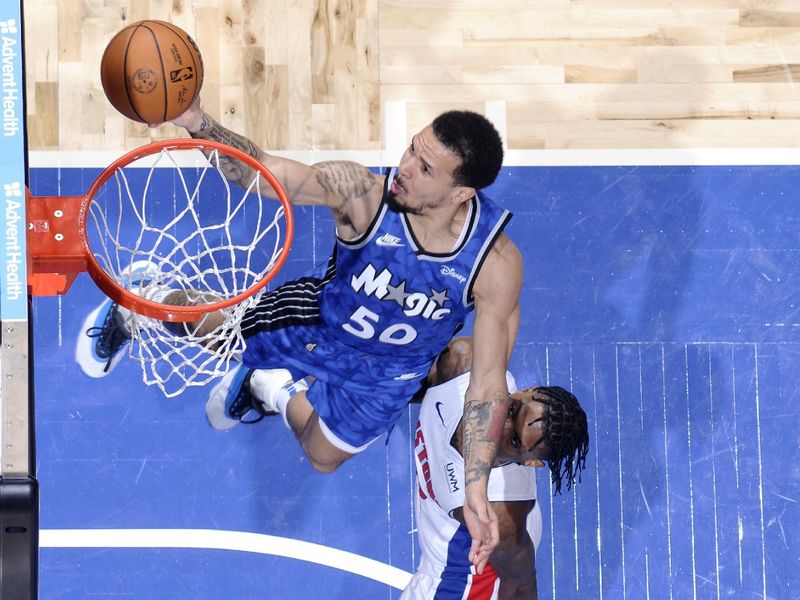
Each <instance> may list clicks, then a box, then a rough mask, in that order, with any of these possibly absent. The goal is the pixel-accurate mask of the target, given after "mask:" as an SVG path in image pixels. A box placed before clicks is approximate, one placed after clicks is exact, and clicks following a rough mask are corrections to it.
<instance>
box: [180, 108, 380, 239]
mask: <svg viewBox="0 0 800 600" xmlns="http://www.w3.org/2000/svg"><path fill="white" fill-rule="evenodd" d="M172 123H173V124H174V125H177V126H178V127H183V128H185V129H186V130H187V131H188V132H189V135H191V136H192V137H194V138H199V139H205V140H213V141H216V142H221V143H223V144H227V145H228V146H232V147H233V148H236V149H238V150H241V151H242V152H244V153H245V154H248V155H250V156H252V157H253V158H255V159H257V160H258V161H259V162H261V163H262V164H264V165H265V166H266V167H267V168H268V169H269V170H270V171H271V172H272V174H273V175H275V177H276V178H277V179H278V181H279V182H280V184H281V186H283V189H284V191H285V192H286V195H287V196H288V197H289V199H290V200H291V201H292V202H293V203H295V204H310V205H322V206H328V207H329V208H330V209H331V210H332V211H333V213H334V217H335V218H336V221H337V225H342V224H344V225H354V228H355V229H356V230H358V229H359V224H360V223H361V221H363V220H370V219H371V217H372V215H373V214H374V209H375V208H376V207H377V204H378V202H379V201H380V198H381V194H382V188H381V182H382V180H383V178H382V177H381V176H378V175H375V174H373V173H371V172H370V171H369V169H367V168H366V167H364V166H363V165H360V164H358V163H354V162H349V161H329V162H323V163H319V164H316V165H306V164H304V163H301V162H298V161H295V160H291V159H288V158H283V157H278V156H274V155H271V154H267V153H266V152H264V151H263V150H262V149H261V148H259V147H258V146H257V145H256V144H255V143H254V142H253V141H251V140H250V139H248V138H247V137H245V136H243V135H240V134H238V133H235V132H233V131H231V130H230V129H227V128H225V127H223V126H222V125H220V124H219V123H217V122H216V121H215V120H214V119H212V118H211V117H210V116H209V115H208V114H207V113H206V112H205V111H204V110H203V109H202V108H200V98H199V97H198V98H197V99H196V100H195V101H194V102H193V103H192V106H191V107H190V108H189V109H188V110H187V111H186V112H185V113H183V114H182V115H180V116H179V117H178V118H176V119H174V120H173V121H172ZM220 159H221V160H220V166H221V168H222V170H223V173H224V174H225V176H226V177H227V178H228V180H229V181H231V182H232V183H235V184H237V185H240V186H243V187H247V186H248V185H249V184H250V182H251V181H252V180H253V178H254V177H255V171H254V169H252V168H251V167H249V166H247V165H245V164H243V163H241V162H240V161H237V160H235V159H231V158H228V157H220ZM265 189H267V190H268V189H269V186H266V188H265ZM360 199H361V200H365V201H366V202H355V201H357V200H360ZM356 232H358V231H356ZM340 233H342V234H345V235H347V234H348V233H353V232H348V231H343V232H340Z"/></svg>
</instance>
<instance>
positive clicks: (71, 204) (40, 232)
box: [28, 138, 294, 396]
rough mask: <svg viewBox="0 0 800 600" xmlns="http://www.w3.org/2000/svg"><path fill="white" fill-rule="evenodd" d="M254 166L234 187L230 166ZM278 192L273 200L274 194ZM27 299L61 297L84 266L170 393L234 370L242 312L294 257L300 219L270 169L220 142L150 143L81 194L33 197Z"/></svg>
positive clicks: (147, 371)
mask: <svg viewBox="0 0 800 600" xmlns="http://www.w3.org/2000/svg"><path fill="white" fill-rule="evenodd" d="M230 161H237V162H239V163H242V164H244V165H245V166H247V167H248V168H250V170H251V173H252V177H251V178H250V181H249V183H248V185H246V186H241V187H240V186H238V185H232V184H231V183H229V182H228V181H227V179H226V178H225V175H224V172H223V167H224V166H225V164H226V163H229V162H230ZM276 200H277V201H276ZM28 215H29V219H28V244H29V248H30V252H29V254H30V260H29V265H28V275H29V287H30V292H31V294H32V295H53V294H63V293H66V292H67V290H68V289H69V286H70V284H71V283H72V281H73V280H74V278H75V276H76V275H77V273H79V272H82V271H87V272H88V273H89V275H90V276H91V277H92V279H93V280H94V282H95V283H96V284H97V286H98V287H99V288H100V289H101V290H102V291H103V293H105V294H106V295H107V296H109V297H110V298H111V299H112V300H113V301H114V302H115V303H117V304H118V305H119V306H121V307H123V309H122V310H120V311H119V312H120V314H122V315H124V319H125V327H126V329H127V331H128V333H129V335H130V338H131V343H130V345H129V350H128V353H129V355H130V356H131V357H132V358H133V359H135V360H137V361H138V362H139V363H140V364H141V365H142V372H143V378H144V380H145V382H146V383H148V384H155V385H158V386H159V387H160V388H161V389H162V391H163V392H164V393H165V394H166V395H167V396H175V395H177V394H179V393H181V392H182V391H183V390H185V389H186V387H187V386H191V385H204V384H205V383H207V382H208V381H210V380H211V379H213V378H215V377H218V376H219V375H221V374H223V373H225V372H226V371H227V370H228V366H229V362H230V360H231V359H232V358H234V357H236V356H237V355H239V354H240V353H241V352H243V351H244V348H245V343H244V339H243V337H242V334H241V320H242V317H243V316H244V314H245V312H246V311H247V310H248V309H249V308H250V307H252V306H254V305H255V304H256V303H257V302H258V300H259V298H260V297H261V295H262V293H263V292H264V290H265V289H266V286H267V284H268V283H269V281H270V280H271V279H272V278H273V277H274V276H275V275H276V274H277V272H278V270H279V269H280V268H281V266H282V265H283V263H284V262H285V260H286V257H287V256H288V253H289V250H290V247H291V243H292V236H293V232H294V221H293V216H292V209H291V204H290V203H289V200H288V198H287V196H286V194H285V192H284V190H283V188H282V187H281V185H280V183H279V182H278V181H277V179H276V178H275V177H274V176H273V174H272V173H271V172H270V171H269V170H268V169H267V168H266V167H265V166H264V165H262V164H261V163H260V162H258V161H257V160H256V159H254V158H252V157H251V156H249V155H247V154H245V153H244V152H241V151H240V150H238V149H236V148H232V147H230V146H227V145H225V144H221V143H218V142H213V141H207V140H195V139H188V138H187V139H176V140H165V141H161V142H155V143H152V144H148V145H146V146H143V147H141V148H138V149H136V150H134V151H132V152H129V153H127V154H125V155H124V156H122V157H120V158H119V159H118V160H116V161H115V162H114V163H112V164H111V165H110V166H109V167H108V168H106V169H105V170H104V171H103V172H102V173H101V174H100V175H99V176H98V177H97V179H96V180H95V181H94V183H93V184H92V185H91V187H90V189H89V191H88V192H87V193H86V195H85V196H83V197H31V196H29V198H28Z"/></svg>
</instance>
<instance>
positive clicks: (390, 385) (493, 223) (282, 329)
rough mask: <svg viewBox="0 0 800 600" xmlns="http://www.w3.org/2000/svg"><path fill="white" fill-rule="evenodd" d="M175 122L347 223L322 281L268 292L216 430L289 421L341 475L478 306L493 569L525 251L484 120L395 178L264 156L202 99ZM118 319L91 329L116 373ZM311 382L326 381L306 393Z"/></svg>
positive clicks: (231, 170)
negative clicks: (496, 485)
mask: <svg viewBox="0 0 800 600" xmlns="http://www.w3.org/2000/svg"><path fill="white" fill-rule="evenodd" d="M173 123H174V124H175V125H178V126H181V127H185V128H186V129H187V130H188V132H189V134H190V135H192V136H193V137H197V138H203V139H211V140H216V141H219V142H224V143H226V144H228V145H231V146H233V147H235V148H238V149H240V150H242V151H244V152H246V153H248V154H249V155H251V156H253V157H254V158H256V159H258V160H259V161H261V162H262V163H263V164H264V165H265V166H266V167H267V168H269V169H270V171H272V173H273V174H274V175H275V176H276V177H277V179H278V180H279V181H280V183H281V185H282V186H283V188H284V190H285V191H286V193H287V195H288V196H289V198H290V199H291V200H292V202H294V203H296V204H304V205H317V206H326V207H328V208H329V209H330V210H331V213H332V215H333V218H334V221H335V226H336V244H335V246H334V249H333V252H332V255H331V258H330V260H329V262H328V264H327V265H325V267H324V268H323V269H322V270H320V271H319V272H318V273H315V274H312V275H310V276H309V277H306V278H303V279H300V280H298V281H295V282H290V283H287V284H284V285H283V286H281V287H279V288H278V289H276V290H275V291H273V292H271V293H269V294H266V295H264V296H263V297H262V299H261V301H260V303H259V304H258V305H257V306H256V307H255V308H254V309H253V310H252V311H251V312H250V313H249V314H248V315H246V316H245V318H244V320H243V322H242V332H243V334H244V335H245V337H246V341H247V349H246V351H245V353H244V355H243V357H242V362H243V367H242V368H240V369H237V370H235V371H233V372H231V373H229V374H228V375H226V377H224V378H223V380H222V381H221V383H220V384H219V386H218V388H217V389H216V390H214V391H213V392H212V394H211V399H210V401H209V402H210V404H209V406H208V407H207V414H208V415H209V420H210V421H211V422H212V424H216V426H218V427H228V426H230V424H231V423H232V422H233V423H235V422H237V421H238V420H252V419H253V417H254V416H255V417H256V418H257V417H258V415H259V413H260V414H264V413H270V412H275V411H279V412H281V413H282V414H283V415H284V418H285V419H286V421H287V423H288V424H289V425H290V426H291V428H292V429H293V431H294V432H295V434H296V435H297V437H298V439H299V441H300V443H301V444H302V447H303V450H304V451H305V453H306V455H307V456H308V458H309V460H310V462H311V464H312V465H313V466H314V467H315V468H316V469H318V470H319V471H322V472H331V471H333V470H335V469H336V468H337V467H338V466H339V465H340V464H341V463H342V462H343V461H345V460H347V459H349V458H350V457H351V456H353V455H355V454H356V453H358V452H359V451H361V450H362V449H363V448H365V447H366V446H367V445H368V444H369V443H371V442H372V441H373V440H375V439H376V438H377V437H378V436H380V435H382V434H383V433H385V432H386V431H387V430H388V429H389V428H390V427H391V426H392V424H393V423H394V421H395V419H396V418H397V417H398V415H399V414H400V413H401V412H402V411H403V409H404V407H405V405H406V404H407V402H408V400H409V399H410V398H411V397H412V395H413V394H414V393H415V392H416V391H417V390H418V389H419V386H420V382H421V381H422V379H423V378H424V377H425V376H426V375H427V373H428V371H429V368H430V366H431V364H432V363H433V361H434V359H435V357H436V356H437V355H438V354H439V353H440V352H441V351H442V350H443V349H444V348H445V346H446V345H447V343H448V342H449V340H450V339H451V338H452V337H453V335H455V333H456V332H457V331H458V330H459V329H460V327H461V326H462V324H463V322H464V319H465V318H466V317H467V315H468V314H469V312H470V311H472V310H474V311H475V321H474V327H473V336H474V345H475V351H474V360H473V366H472V377H471V380H470V385H469V389H468V390H467V401H466V405H465V412H464V454H465V459H466V465H467V466H466V472H467V495H466V502H465V505H464V513H465V518H466V521H467V524H468V525H469V528H470V532H471V533H472V536H473V559H474V560H475V562H476V564H479V565H483V564H484V563H485V560H486V559H487V558H488V555H489V553H490V552H491V551H492V549H493V548H494V547H495V545H496V544H497V540H498V527H497V519H496V516H495V515H494V514H493V512H492V511H491V507H490V506H489V502H488V499H487V491H486V490H487V483H488V477H489V471H490V469H491V465H492V464H493V462H494V458H495V454H496V450H497V443H498V441H499V439H500V437H499V436H500V433H501V431H502V424H503V422H504V421H505V415H506V413H507V411H508V405H509V397H508V389H507V386H506V378H505V372H506V366H507V364H508V360H509V358H510V355H511V349H512V347H513V345H514V341H515V338H516V335H517V329H518V324H519V292H520V288H521V283H522V259H521V256H520V253H519V251H518V250H517V248H516V247H515V246H514V244H513V243H512V242H511V241H510V240H509V239H508V238H507V237H506V236H505V235H504V234H503V227H504V226H505V224H506V223H507V221H508V219H509V217H510V215H509V213H508V212H507V211H505V210H504V209H502V208H501V207H499V206H498V205H497V204H495V203H494V202H493V201H492V200H490V199H489V198H487V197H486V196H485V195H484V194H483V193H481V191H480V190H481V189H482V188H484V187H486V186H488V185H490V184H491V183H492V182H493V181H494V180H495V178H496V177H497V174H498V173H499V170H500V167H501V166H502V159H503V148H502V141H501V139H500V136H499V134H498V133H497V131H496V130H495V128H494V127H493V126H492V124H491V123H490V122H489V121H488V120H487V119H485V118H484V117H483V116H481V115H478V114H476V113H473V112H467V111H451V112H446V113H444V114H442V115H440V116H439V117H437V118H436V119H434V121H433V122H432V123H431V124H429V125H428V126H426V127H425V128H423V129H422V131H420V132H419V133H417V134H416V135H415V136H414V137H413V138H412V140H411V143H410V145H409V147H408V149H407V150H406V151H405V153H404V154H403V157H402V159H401V161H400V164H399V165H398V167H397V168H396V169H394V170H392V171H391V172H390V173H388V174H384V175H377V174H374V173H371V172H370V171H369V170H368V169H367V168H366V167H364V166H362V165H359V164H356V163H353V162H345V161H333V162H323V163H318V164H315V165H311V166H309V165H305V164H302V163H299V162H296V161H293V160H288V159H285V158H281V157H277V156H273V155H270V154H267V153H265V152H264V151H262V150H261V149H259V148H258V147H256V145H255V144H254V143H253V142H251V141H250V140H248V139H247V138H245V137H243V136H240V135H238V134H236V133H234V132H231V131H230V130H227V129H225V128H224V127H222V126H221V125H219V124H218V123H217V122H215V121H214V120H213V119H212V118H211V117H209V116H208V115H207V114H206V113H205V112H204V111H203V110H202V109H201V108H200V104H199V99H198V100H197V101H195V103H194V104H193V105H192V107H191V108H190V109H189V110H188V111H187V112H186V113H184V114H183V115H181V116H180V117H179V118H178V119H176V120H175V121H173ZM224 160H225V161H226V162H225V163H224V164H223V165H222V167H223V172H224V173H225V174H226V176H227V177H228V178H229V179H230V180H231V181H232V182H234V183H241V182H245V181H247V180H248V178H249V179H252V176H253V172H252V169H250V167H247V166H246V165H243V164H242V163H239V162H238V161H234V160H233V159H229V158H226V159H224ZM220 162H222V160H221V161H220ZM114 310H115V307H114V306H113V305H109V307H108V308H104V309H102V310H101V311H100V313H102V314H100V313H98V314H96V315H94V316H93V319H94V320H93V321H92V323H90V324H88V325H90V326H91V325H95V324H96V325H97V327H87V330H89V329H91V331H92V333H93V335H95V336H96V339H97V342H96V348H97V352H96V354H97V356H98V357H100V358H102V357H103V356H107V357H108V361H109V365H112V364H113V361H114V360H115V358H116V355H117V354H118V353H119V349H120V347H121V345H124V336H122V337H120V336H119V335H118V334H117V333H114V332H113V331H111V330H113V329H119V327H117V326H116V325H115V324H116V323H117V321H118V319H115V318H109V317H113V314H112V313H113V311H114ZM109 340H110V341H109ZM253 369H258V370H261V372H260V374H259V376H258V377H256V376H254V375H252V373H253V371H252V370H253ZM265 370H266V371H265ZM95 374H99V373H95ZM306 374H312V375H313V376H314V377H315V380H314V383H313V385H312V386H311V387H310V388H309V389H305V388H306V385H305V384H304V383H303V382H302V380H301V379H300V378H301V377H303V376H304V375H306ZM251 386H260V387H261V388H262V389H263V390H267V389H268V390H272V391H271V392H270V393H268V394H261V396H267V397H268V398H269V400H270V401H269V403H268V405H267V406H264V405H262V404H261V403H259V402H254V401H253V395H252V394H251V393H250V387H251Z"/></svg>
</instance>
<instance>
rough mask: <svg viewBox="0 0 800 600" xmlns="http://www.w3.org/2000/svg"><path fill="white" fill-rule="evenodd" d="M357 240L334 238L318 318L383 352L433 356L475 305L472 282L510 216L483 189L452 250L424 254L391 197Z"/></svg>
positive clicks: (357, 344)
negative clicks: (395, 208)
mask: <svg viewBox="0 0 800 600" xmlns="http://www.w3.org/2000/svg"><path fill="white" fill-rule="evenodd" d="M394 172H395V170H394V169H392V170H390V171H389V173H388V174H387V177H386V181H385V184H384V193H383V201H382V202H381V205H380V208H379V209H378V213H377V215H375V218H374V219H373V222H372V223H371V225H370V226H369V228H368V229H367V231H365V232H364V233H363V234H362V235H361V236H359V237H358V238H357V239H353V240H342V239H338V238H337V243H336V248H335V251H334V254H333V256H332V257H331V263H330V264H329V273H330V268H331V267H333V268H334V269H335V277H332V278H330V279H329V280H328V281H327V283H326V284H325V287H324V289H323V290H322V294H321V298H320V309H321V310H320V316H321V318H322V320H323V322H324V323H325V324H326V325H327V326H328V327H329V328H330V331H331V333H332V334H333V336H334V337H336V338H337V339H339V340H340V341H341V342H342V343H344V344H346V345H347V346H349V347H352V348H354V349H356V350H358V351H360V352H364V353H366V354H371V355H378V356H387V355H388V356H392V357H398V358H415V359H417V360H425V359H426V358H433V357H435V356H436V355H437V354H439V352H441V350H442V349H443V348H444V347H445V346H446V345H447V343H448V342H449V341H450V339H452V337H453V336H454V335H455V334H456V332H457V331H458V330H459V329H460V328H461V327H462V325H463V324H464V321H465V319H466V317H467V315H468V314H469V313H470V312H471V311H472V309H473V298H472V286H473V285H474V283H475V279H476V278H477V276H478V271H479V270H480V266H481V264H482V263H483V261H484V259H485V257H486V255H487V253H488V252H489V250H490V249H491V247H492V245H493V243H494V242H495V240H496V239H497V237H498V236H499V235H500V233H501V232H502V230H503V228H504V226H505V224H506V223H507V222H508V221H509V219H510V218H511V214H510V213H509V212H508V211H507V210H505V209H503V208H501V207H500V206H498V205H497V204H496V203H495V202H493V201H492V200H490V199H489V198H487V197H486V196H484V195H483V194H481V193H478V195H477V196H476V197H474V198H473V199H472V200H470V201H469V203H468V214H467V219H466V222H465V225H464V227H463V230H462V232H461V235H460V237H459V239H458V241H457V242H456V244H455V246H454V248H453V250H452V251H451V252H449V253H447V254H432V253H428V252H425V250H424V249H423V248H421V247H420V244H419V243H418V242H417V240H416V238H415V237H414V233H413V231H412V230H411V225H410V223H409V221H408V217H407V215H406V214H404V213H398V212H394V211H392V210H390V209H389V206H388V204H387V202H386V195H387V193H388V189H389V185H390V183H391V180H392V178H393V177H394Z"/></svg>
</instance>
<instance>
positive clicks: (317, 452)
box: [286, 392, 364, 473]
mask: <svg viewBox="0 0 800 600" xmlns="http://www.w3.org/2000/svg"><path fill="white" fill-rule="evenodd" d="M286 420H287V422H288V424H289V427H291V429H292V431H293V432H294V434H295V436H296V437H297V440H298V441H299V442H300V445H301V446H302V447H303V452H304V453H305V455H306V458H308V461H309V462H310V463H311V466H313V467H314V469H316V470H317V471H319V472H320V473H332V472H333V471H335V470H336V469H338V468H339V467H340V466H341V464H342V463H343V462H345V461H346V460H348V459H350V458H352V457H353V456H355V455H356V454H358V452H360V451H361V450H363V449H364V448H350V449H351V450H353V451H352V452H350V451H348V450H345V449H343V448H341V447H338V446H342V442H341V441H340V440H337V441H338V444H334V443H333V442H332V441H331V439H329V435H330V434H329V433H328V435H326V429H325V428H324V424H322V423H321V421H320V420H319V416H318V415H317V413H316V411H315V410H314V407H313V406H311V403H310V402H309V401H308V397H307V396H306V393H305V392H300V393H299V394H296V395H295V396H294V397H293V398H292V399H291V401H290V402H289V403H288V405H287V411H286ZM345 447H347V446H345Z"/></svg>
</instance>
